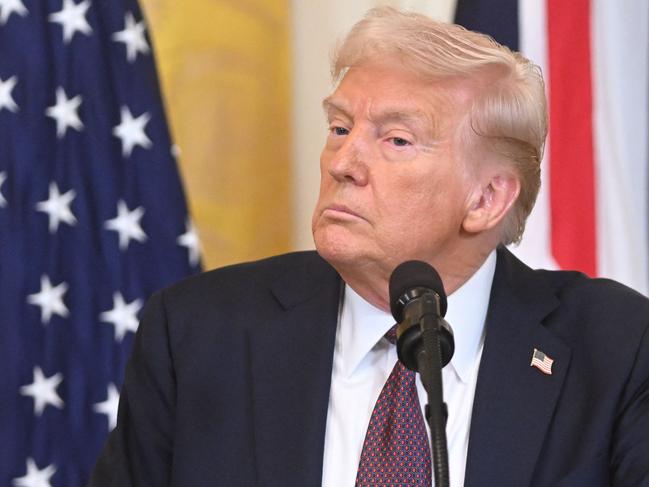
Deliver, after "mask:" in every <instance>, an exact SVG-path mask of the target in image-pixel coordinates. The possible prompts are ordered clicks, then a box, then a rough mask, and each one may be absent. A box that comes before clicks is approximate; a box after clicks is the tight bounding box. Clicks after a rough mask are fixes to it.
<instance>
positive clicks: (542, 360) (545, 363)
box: [530, 348, 554, 375]
mask: <svg viewBox="0 0 649 487" xmlns="http://www.w3.org/2000/svg"><path fill="white" fill-rule="evenodd" d="M553 363H554V360H552V359H551V358H550V357H548V356H547V355H546V354H544V353H543V352H541V350H538V349H536V348H535V349H534V352H532V362H531V363H530V366H531V367H536V368H537V369H539V370H540V371H541V372H543V373H544V374H546V375H552V364H553Z"/></svg>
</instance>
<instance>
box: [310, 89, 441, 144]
mask: <svg viewBox="0 0 649 487" xmlns="http://www.w3.org/2000/svg"><path fill="white" fill-rule="evenodd" d="M322 108H323V110H324V112H325V115H327V116H331V115H332V113H341V114H342V115H344V116H345V117H347V118H349V119H352V118H353V117H352V115H351V114H350V113H349V111H348V110H347V109H346V108H345V107H344V106H343V105H341V104H339V103H336V101H334V100H332V97H331V96H328V97H327V98H325V99H324V100H323V101H322ZM369 118H370V120H371V121H372V122H374V123H375V124H377V125H384V124H387V123H391V122H396V123H403V124H405V125H408V126H410V127H413V128H419V129H422V130H426V131H428V132H430V134H429V135H433V136H434V135H436V134H437V133H438V129H439V127H438V124H437V120H436V119H435V117H433V116H431V115H430V114H428V113H426V112H424V111H423V110H412V111H411V110H407V111H406V110H403V109H401V108H399V107H394V108H391V107H386V108H385V109H383V110H381V111H380V112H378V113H375V114H370V117H369ZM427 122H428V124H427ZM426 125H428V127H426Z"/></svg>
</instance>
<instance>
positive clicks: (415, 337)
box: [390, 260, 455, 372]
mask: <svg viewBox="0 0 649 487" xmlns="http://www.w3.org/2000/svg"><path fill="white" fill-rule="evenodd" d="M446 307H447V303H446V293H445V292H444V285H443V284H442V279H441V278H440V277H439V274H438V273H437V271H436V270H435V269H434V268H433V267H432V266H430V265H429V264H427V263H426V262H422V261H420V260H409V261H407V262H403V263H402V264H400V265H398V266H397V267H396V268H395V269H394V271H393V272H392V275H391V276H390V311H391V312H392V316H393V317H394V319H395V320H396V322H397V323H399V326H398V327H397V353H398V355H399V360H400V361H401V362H402V363H403V364H404V365H405V366H406V367H408V368H409V369H410V370H414V371H415V372H421V371H420V370H419V365H418V357H419V355H420V354H422V353H425V350H424V343H423V337H422V329H421V326H420V323H421V320H422V318H423V317H424V316H425V315H430V316H433V317H434V318H435V319H436V321H437V322H438V323H439V341H440V355H441V360H442V362H441V367H445V366H446V364H448V363H449V362H450V360H451V357H453V352H454V351H455V341H454V340H453V330H452V329H451V327H450V326H449V324H448V323H447V322H446V321H445V320H443V319H442V317H443V316H445V315H446ZM422 358H423V357H422Z"/></svg>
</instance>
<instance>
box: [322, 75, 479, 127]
mask: <svg viewBox="0 0 649 487" xmlns="http://www.w3.org/2000/svg"><path fill="white" fill-rule="evenodd" d="M472 96H473V94H472V91H471V90H470V88H469V86H468V83H467V82H466V80H461V79H452V78H444V79H430V78H428V79H424V78H422V77H421V76H419V75H417V74H415V73H413V72H412V71H410V70H407V69H405V68H403V67H401V66H399V67H395V66H393V65H388V64H378V65H377V64H374V65H366V66H359V67H353V68H351V69H349V70H348V71H347V73H346V74H345V76H344V77H343V79H342V81H341V82H340V84H339V85H338V87H337V88H336V90H335V91H334V92H333V93H332V94H331V95H330V96H328V97H327V98H325V100H324V102H323V106H324V109H325V111H326V112H327V113H328V114H329V115H332V114H338V113H339V112H341V113H342V114H343V115H346V116H349V117H350V118H355V117H358V116H366V117H368V118H370V119H376V120H384V119H392V118H398V119H412V120H422V121H427V122H433V123H435V124H439V123H440V122H442V121H451V120H453V119H456V118H457V117H458V116H461V115H463V113H464V112H465V111H466V109H467V108H468V106H469V104H470V101H471V98H472Z"/></svg>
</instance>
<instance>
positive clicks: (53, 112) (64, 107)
mask: <svg viewBox="0 0 649 487" xmlns="http://www.w3.org/2000/svg"><path fill="white" fill-rule="evenodd" d="M81 101H82V98H81V95H77V96H75V97H74V98H68V96H67V95H66V94H65V90H64V89H63V88H62V87H61V86H59V87H58V88H57V89H56V104H55V105H54V106H51V107H48V108H47V109H46V110H45V115H47V116H48V117H52V118H53V119H54V120H56V137H57V138H59V139H61V138H63V136H64V135H65V132H66V131H67V130H68V127H72V128H73V129H75V130H77V131H81V129H83V123H82V122H81V119H80V118H79V114H78V113H77V110H78V109H79V105H81Z"/></svg>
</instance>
